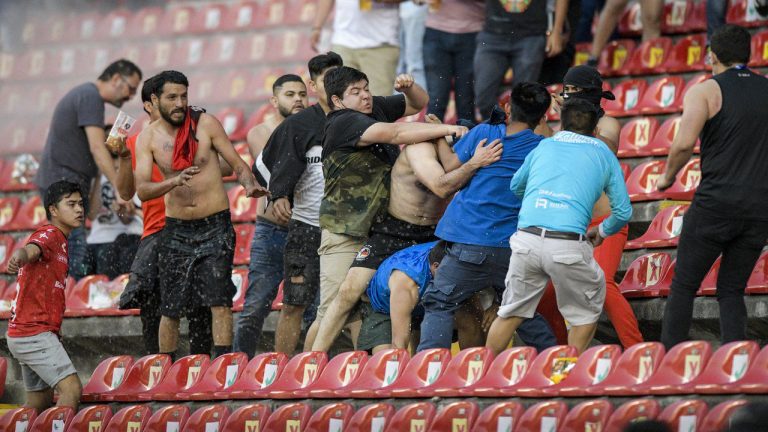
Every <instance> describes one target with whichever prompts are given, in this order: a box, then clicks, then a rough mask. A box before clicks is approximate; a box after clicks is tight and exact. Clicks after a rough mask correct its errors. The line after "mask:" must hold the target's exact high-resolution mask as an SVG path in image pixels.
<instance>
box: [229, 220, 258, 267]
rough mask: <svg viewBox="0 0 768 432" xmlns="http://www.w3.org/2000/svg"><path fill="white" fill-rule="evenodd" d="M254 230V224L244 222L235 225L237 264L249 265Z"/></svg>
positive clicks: (235, 262)
mask: <svg viewBox="0 0 768 432" xmlns="http://www.w3.org/2000/svg"><path fill="white" fill-rule="evenodd" d="M253 230H254V225H253V224H248V223H243V224H237V225H235V259H234V264H235V265H248V263H250V262H251V241H252V240H253Z"/></svg>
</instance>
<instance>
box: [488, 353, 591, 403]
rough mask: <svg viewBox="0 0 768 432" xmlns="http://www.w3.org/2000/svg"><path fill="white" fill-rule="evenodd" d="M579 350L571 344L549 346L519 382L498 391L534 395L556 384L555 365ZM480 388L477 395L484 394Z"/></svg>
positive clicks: (511, 394) (508, 394) (510, 394)
mask: <svg viewBox="0 0 768 432" xmlns="http://www.w3.org/2000/svg"><path fill="white" fill-rule="evenodd" d="M576 357H578V352H577V350H576V348H575V347H572V346H570V345H558V346H554V347H551V348H547V349H545V350H544V351H542V352H541V353H539V355H538V356H536V358H535V359H534V360H533V362H531V363H530V366H529V367H528V372H526V373H525V375H524V376H523V377H522V378H521V379H520V381H518V382H517V384H514V385H511V386H506V387H501V388H499V389H498V393H500V394H501V395H502V396H513V395H514V396H517V395H520V394H528V395H534V394H537V393H538V392H539V391H540V390H541V389H543V388H544V387H549V386H551V385H554V381H552V375H553V372H554V371H555V366H556V365H557V364H558V363H560V362H561V361H563V359H566V358H576ZM483 393H484V392H481V391H480V389H476V390H475V395H476V396H484V394H483Z"/></svg>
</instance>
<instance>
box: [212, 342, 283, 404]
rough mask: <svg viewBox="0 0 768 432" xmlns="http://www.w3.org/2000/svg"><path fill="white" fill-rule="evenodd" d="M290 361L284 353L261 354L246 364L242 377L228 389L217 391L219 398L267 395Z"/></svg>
mask: <svg viewBox="0 0 768 432" xmlns="http://www.w3.org/2000/svg"><path fill="white" fill-rule="evenodd" d="M287 363H288V357H287V356H286V355H285V354H283V353H263V354H259V355H257V356H256V357H254V358H253V359H251V361H250V362H248V364H247V365H246V366H245V370H243V373H242V374H241V375H240V379H239V380H237V382H235V384H233V385H232V387H229V388H228V389H227V390H226V391H222V392H217V393H215V394H214V396H215V397H216V398H217V399H253V398H256V397H265V396H266V395H267V393H268V392H269V388H270V386H271V385H273V384H274V383H275V381H277V378H278V377H279V376H280V375H282V373H283V371H284V370H285V367H286V364H287Z"/></svg>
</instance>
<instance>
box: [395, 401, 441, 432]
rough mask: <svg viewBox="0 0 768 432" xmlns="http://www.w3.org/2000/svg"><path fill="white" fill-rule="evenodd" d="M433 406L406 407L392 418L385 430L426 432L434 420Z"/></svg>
mask: <svg viewBox="0 0 768 432" xmlns="http://www.w3.org/2000/svg"><path fill="white" fill-rule="evenodd" d="M435 411H436V410H435V406H434V405H432V404H431V403H429V402H417V403H412V404H410V405H406V406H404V407H402V408H400V409H399V410H397V412H396V413H395V415H394V416H392V420H390V422H389V428H388V429H387V430H392V431H411V432H426V431H427V430H429V428H430V426H431V425H432V421H433V420H434V418H435Z"/></svg>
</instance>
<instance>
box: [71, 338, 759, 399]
mask: <svg viewBox="0 0 768 432" xmlns="http://www.w3.org/2000/svg"><path fill="white" fill-rule="evenodd" d="M766 391H768V348H765V349H763V350H762V351H761V350H760V347H759V345H758V344H757V343H756V342H754V341H743V342H732V343H729V344H726V345H723V346H722V347H720V348H719V349H717V350H716V351H715V352H714V354H713V353H712V349H711V347H710V345H709V343H708V342H706V341H690V342H684V343H680V344H678V345H677V346H675V347H673V348H672V349H671V350H670V351H669V352H665V350H664V347H663V345H661V344H660V343H658V342H644V343H640V344H636V345H634V346H632V347H630V348H628V349H627V350H626V351H625V352H623V353H622V350H621V347H620V346H618V345H600V346H595V347H592V348H589V349H588V350H587V351H585V352H584V353H583V354H582V355H581V356H578V354H577V351H576V348H574V347H572V346H566V345H560V346H555V347H552V348H548V349H546V350H544V351H542V352H541V353H539V354H538V355H537V353H536V350H535V349H534V348H532V347H514V348H510V349H508V350H506V351H504V352H502V353H501V354H500V355H499V356H498V357H496V358H494V357H493V355H492V354H491V352H490V350H489V349H488V348H485V347H477V348H467V349H464V350H462V351H460V352H459V353H458V354H457V355H456V356H455V357H451V353H450V350H448V349H429V350H425V351H422V352H420V353H418V354H416V355H415V356H414V357H413V358H411V357H410V355H409V354H408V351H407V350H403V349H388V350H383V351H380V352H378V353H376V354H374V355H373V356H369V355H368V354H367V353H366V352H364V351H350V352H345V353H342V354H339V355H337V356H335V357H333V358H332V359H330V361H329V359H328V357H327V355H326V353H324V352H304V353H300V354H297V355H295V356H294V357H292V358H290V359H288V357H287V356H286V355H285V354H282V353H274V352H273V353H264V354H259V355H257V356H256V357H254V358H253V359H251V360H250V361H248V358H247V356H246V355H245V354H243V353H231V354H226V355H223V356H220V357H218V358H216V359H215V360H213V361H211V360H210V359H209V357H208V356H206V355H199V354H198V355H190V356H187V357H183V358H181V359H179V360H177V361H176V362H175V363H173V364H171V362H170V359H169V357H168V356H167V355H164V354H155V355H150V356H145V357H142V358H140V359H138V360H136V361H135V362H134V360H133V358H132V357H130V356H117V357H110V358H108V359H106V360H104V361H102V362H101V363H100V364H99V365H98V366H97V368H96V369H95V370H94V372H93V374H92V375H91V378H90V381H89V382H88V383H87V384H86V385H85V386H84V388H83V396H82V400H83V401H84V402H141V401H190V400H198V401H202V400H236V399H305V398H313V399H344V398H355V399H372V398H374V399H375V398H391V397H394V398H427V397H435V396H437V397H473V396H474V397H534V398H550V397H599V396H638V395H682V394H736V393H765V392H766Z"/></svg>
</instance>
